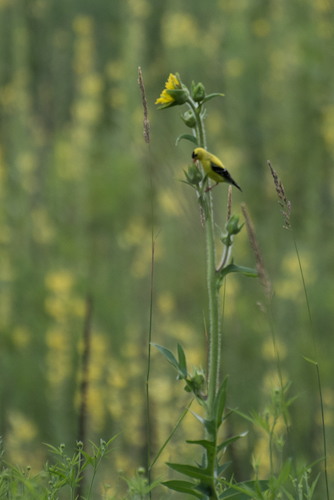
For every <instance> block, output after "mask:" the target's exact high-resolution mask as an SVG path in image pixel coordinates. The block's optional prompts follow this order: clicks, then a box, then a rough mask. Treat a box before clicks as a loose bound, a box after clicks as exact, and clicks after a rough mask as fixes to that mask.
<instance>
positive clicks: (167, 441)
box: [149, 398, 194, 470]
mask: <svg viewBox="0 0 334 500" xmlns="http://www.w3.org/2000/svg"><path fill="white" fill-rule="evenodd" d="M193 401H194V398H193V399H192V400H191V401H190V403H189V406H188V408H186V409H185V410H184V412H183V413H182V415H181V417H180V418H179V420H178V421H177V423H176V425H175V427H174V429H173V430H172V432H171V433H170V435H169V436H168V438H167V439H166V441H165V442H164V444H163V445H162V446H161V448H160V450H159V451H158V453H157V456H156V457H155V459H154V460H153V462H152V464H151V465H150V467H149V470H151V469H152V467H153V465H154V464H155V462H156V461H157V460H158V458H159V457H160V455H161V453H162V452H163V450H164V449H165V448H166V446H167V444H168V443H169V441H170V439H171V438H172V436H173V434H174V433H175V431H176V429H177V428H178V427H179V425H180V423H181V422H182V420H183V419H184V417H185V416H186V414H187V413H188V410H189V408H190V406H191V404H192V402H193Z"/></svg>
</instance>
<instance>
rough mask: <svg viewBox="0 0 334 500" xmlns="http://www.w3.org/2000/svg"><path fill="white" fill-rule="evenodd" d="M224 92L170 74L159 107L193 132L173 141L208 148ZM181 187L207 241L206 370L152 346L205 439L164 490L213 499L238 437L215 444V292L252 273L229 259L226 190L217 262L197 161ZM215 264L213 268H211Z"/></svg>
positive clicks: (218, 396) (218, 400) (219, 390)
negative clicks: (196, 460) (191, 198)
mask: <svg viewBox="0 0 334 500" xmlns="http://www.w3.org/2000/svg"><path fill="white" fill-rule="evenodd" d="M221 96H223V94H220V93H214V94H209V95H208V94H206V91H205V88H204V86H203V84H202V83H198V84H195V83H194V82H193V83H192V85H191V89H190V90H189V89H188V88H187V87H186V85H184V84H183V83H182V81H181V78H180V75H179V74H177V73H176V74H175V75H174V74H170V75H169V78H168V81H167V83H166V86H165V89H164V90H163V91H162V93H161V96H160V97H159V98H158V99H157V101H156V104H159V109H166V108H170V107H172V106H182V105H186V106H187V108H188V109H187V110H186V111H185V112H184V113H183V114H182V115H181V119H182V120H183V122H184V123H185V125H186V126H187V127H189V128H190V129H191V130H192V134H183V135H181V136H180V137H178V138H177V141H176V143H179V142H180V141H181V140H183V139H184V140H188V141H191V142H192V143H193V144H194V145H195V147H196V148H197V147H201V148H204V149H206V148H207V141H206V132H205V127H204V119H205V117H206V110H205V108H204V104H205V103H206V102H208V101H209V100H211V99H213V98H215V97H221ZM184 182H185V183H186V184H188V185H189V186H191V187H192V188H193V189H194V191H195V193H196V196H197V199H198V203H199V206H200V215H201V221H202V225H203V227H204V230H205V231H204V233H205V243H206V279H207V289H208V299H209V322H208V340H209V352H208V367H207V372H206V373H204V372H203V371H202V370H201V369H200V368H199V369H195V371H194V373H193V374H192V375H191V374H189V373H188V370H187V363H186V356H185V353H184V350H183V348H182V347H181V345H180V344H178V345H177V351H178V359H176V358H175V357H174V355H173V354H172V353H171V352H170V351H169V350H168V349H166V348H164V347H161V346H156V347H157V348H158V349H159V350H160V352H161V353H162V354H163V355H164V356H165V357H166V359H167V360H168V361H169V362H170V363H171V364H172V365H173V366H174V368H175V369H176V370H177V373H178V377H179V378H180V379H182V380H184V381H185V383H186V387H185V389H186V390H187V391H188V392H191V393H193V395H194V397H195V398H196V399H197V401H198V403H199V404H200V405H201V406H202V407H203V408H204V418H202V417H200V416H199V415H196V414H194V415H195V417H197V419H198V420H199V421H200V422H201V423H202V424H203V427H204V429H205V439H201V440H196V441H188V442H189V443H192V444H197V445H200V446H202V447H203V448H204V455H203V461H202V464H201V465H199V466H190V465H184V464H177V463H169V464H168V465H169V466H170V467H171V468H172V469H174V470H176V471H178V472H180V473H182V474H184V475H186V476H188V477H190V478H192V479H193V480H194V481H192V482H189V481H168V482H166V483H165V484H166V486H168V487H169V488H171V489H174V490H176V491H180V492H184V493H188V494H192V495H194V496H197V497H198V498H202V497H203V496H205V497H209V498H210V499H217V498H218V489H219V484H220V480H219V477H220V475H221V474H222V472H223V471H224V470H225V469H226V467H227V466H228V465H229V463H225V464H221V463H220V461H221V458H222V455H223V453H224V451H225V450H226V447H227V446H228V445H229V444H230V443H232V442H234V441H236V440H237V439H239V438H240V437H241V436H240V435H238V436H234V437H232V438H230V439H228V440H227V441H224V442H222V443H218V430H219V428H220V426H221V425H222V423H223V422H224V421H225V419H226V418H227V416H228V415H229V413H228V414H227V415H224V410H225V402H226V385H227V377H225V378H224V380H223V382H222V383H221V384H220V383H219V369H220V351H221V321H220V316H221V313H220V306H219V304H220V299H219V291H220V288H221V286H222V285H223V283H224V280H225V278H226V276H227V275H228V274H229V273H233V272H237V273H242V274H243V275H245V276H249V277H256V276H257V272H256V271H255V270H254V269H250V268H247V267H243V266H238V265H236V264H234V263H233V260H231V250H232V246H233V239H234V236H236V235H237V234H238V233H239V232H240V231H241V229H242V226H243V224H240V223H239V219H240V217H239V216H238V215H236V214H232V215H231V205H232V196H231V192H232V191H231V189H232V188H231V186H230V187H229V195H228V202H227V214H228V215H227V222H226V225H225V230H224V231H222V230H220V234H219V237H220V241H221V243H222V245H223V248H222V250H220V251H221V257H220V258H219V259H218V260H217V250H216V246H215V227H216V225H215V223H214V206H213V198H212V191H211V186H210V179H209V178H208V175H207V174H205V172H204V171H203V167H202V166H201V164H199V163H198V162H196V164H192V165H191V166H189V167H188V170H187V171H185V181H184ZM217 262H218V265H217V264H216V263H217Z"/></svg>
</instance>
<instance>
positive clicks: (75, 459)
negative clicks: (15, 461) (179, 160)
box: [0, 436, 117, 500]
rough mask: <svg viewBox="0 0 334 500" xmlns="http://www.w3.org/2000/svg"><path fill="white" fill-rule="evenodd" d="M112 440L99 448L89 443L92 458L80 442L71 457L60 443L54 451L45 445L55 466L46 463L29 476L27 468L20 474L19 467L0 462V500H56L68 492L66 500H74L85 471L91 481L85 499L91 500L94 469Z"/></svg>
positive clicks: (103, 443)
mask: <svg viewBox="0 0 334 500" xmlns="http://www.w3.org/2000/svg"><path fill="white" fill-rule="evenodd" d="M116 437H117V436H115V437H113V438H111V439H110V440H109V441H108V442H105V441H104V440H103V439H101V440H100V446H96V445H95V444H93V443H92V447H93V453H92V455H90V454H89V453H87V452H85V451H84V450H83V447H82V443H78V449H77V452H75V453H74V454H73V455H72V456H67V455H66V453H65V445H64V444H61V445H60V446H59V447H58V448H55V447H54V446H51V445H47V446H48V448H49V451H50V452H51V454H52V455H53V457H54V458H55V463H54V464H50V463H49V462H47V463H46V466H45V471H42V472H40V473H38V474H36V475H33V476H32V475H31V474H30V467H27V470H26V471H24V470H22V469H21V468H20V467H15V466H13V465H11V464H7V463H6V462H3V468H2V471H1V474H0V498H8V499H16V498H17V499H19V498H24V499H27V500H30V499H31V500H33V499H34V500H42V499H48V500H57V499H58V498H59V497H58V495H59V492H60V490H63V489H65V490H67V489H69V490H70V495H69V497H68V498H70V499H73V500H74V499H76V498H77V494H76V492H77V488H78V484H79V483H80V481H82V480H83V473H84V471H85V470H86V469H87V468H88V469H89V472H90V474H91V479H90V484H89V487H88V488H87V496H86V497H85V499H86V500H89V499H91V498H92V488H93V483H94V480H95V477H96V473H97V470H98V469H99V467H100V464H101V461H102V460H103V459H104V458H105V457H106V456H107V455H108V454H109V453H110V452H111V451H112V450H111V449H110V445H111V443H112V442H113V441H114V439H115V438H116Z"/></svg>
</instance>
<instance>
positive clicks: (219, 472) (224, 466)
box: [217, 460, 232, 477]
mask: <svg viewBox="0 0 334 500" xmlns="http://www.w3.org/2000/svg"><path fill="white" fill-rule="evenodd" d="M231 463H232V460H230V461H229V462H225V463H224V464H222V465H219V466H218V468H217V473H218V477H219V476H220V474H221V473H222V472H224V470H225V469H227V467H229V466H230V465H231Z"/></svg>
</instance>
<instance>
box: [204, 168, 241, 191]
mask: <svg viewBox="0 0 334 500" xmlns="http://www.w3.org/2000/svg"><path fill="white" fill-rule="evenodd" d="M210 163H211V168H212V170H213V171H214V172H215V173H216V174H218V175H220V176H221V177H223V178H224V179H225V182H228V183H229V184H233V186H235V187H237V188H238V189H240V191H242V189H241V187H240V186H239V184H237V183H236V182H235V181H234V180H233V179H232V177H231V176H230V174H229V173H228V171H227V170H226V168H223V167H220V166H219V165H216V164H215V163H213V161H210Z"/></svg>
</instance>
